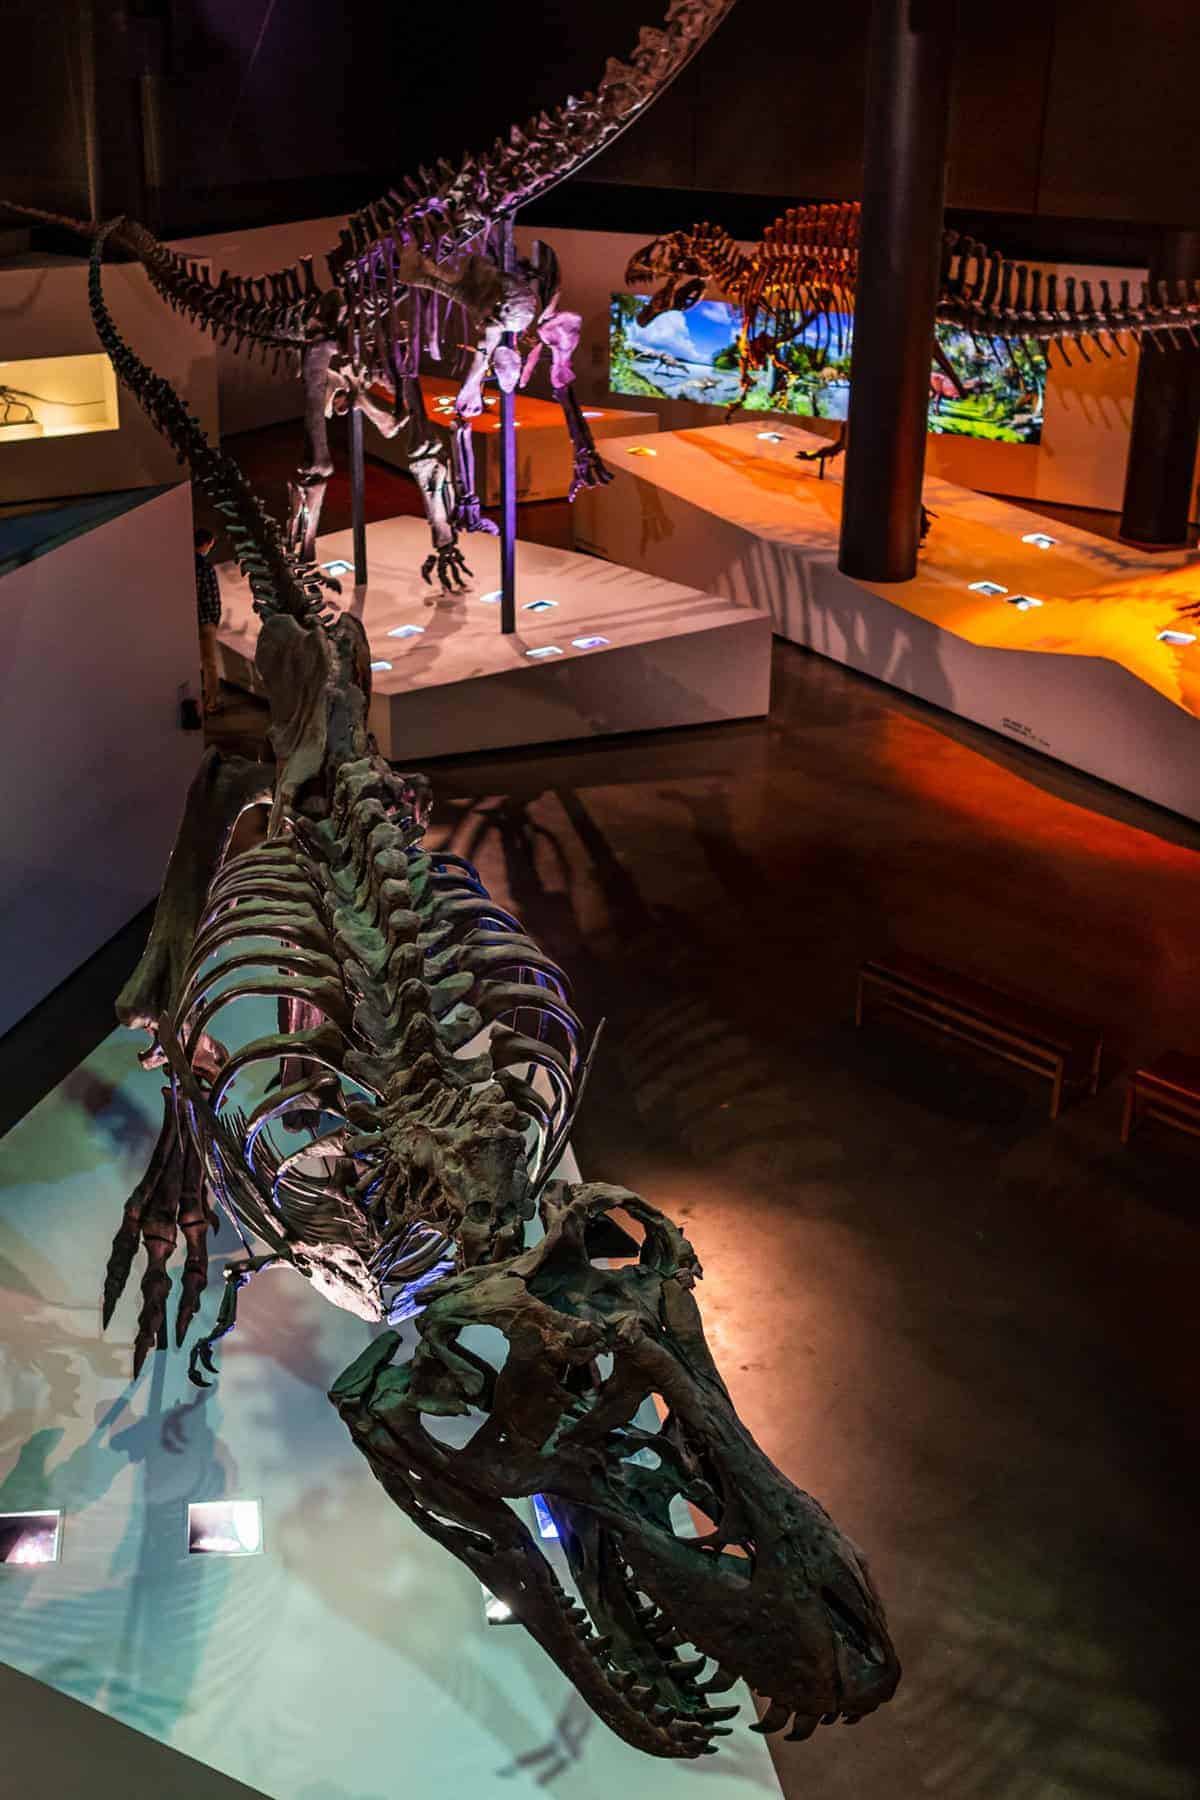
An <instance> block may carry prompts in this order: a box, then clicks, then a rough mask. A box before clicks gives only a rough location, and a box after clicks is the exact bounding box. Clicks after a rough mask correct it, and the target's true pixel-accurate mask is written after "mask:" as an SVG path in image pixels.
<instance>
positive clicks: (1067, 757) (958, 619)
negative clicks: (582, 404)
mask: <svg viewBox="0 0 1200 1800" xmlns="http://www.w3.org/2000/svg"><path fill="white" fill-rule="evenodd" d="M827 442H828V440H827V439H824V438H818V437H816V436H814V435H813V434H812V433H810V432H806V431H803V430H801V429H799V428H797V427H795V426H791V425H789V424H787V423H786V422H785V421H782V420H773V419H771V418H770V417H766V418H764V417H763V416H762V415H758V416H756V417H755V418H754V419H753V420H751V421H745V422H740V423H738V424H735V425H725V426H713V427H709V428H707V429H701V430H696V431H673V432H660V433H658V434H657V435H656V436H655V437H654V438H653V439H652V440H650V441H649V442H646V443H643V442H642V441H641V440H640V439H634V440H630V441H627V442H619V441H618V442H610V443H609V444H608V445H606V455H607V460H608V462H609V464H610V466H611V467H612V468H613V469H614V470H615V471H616V479H615V480H614V481H613V482H612V484H611V485H610V486H608V487H606V488H601V489H596V490H593V491H590V492H589V493H587V494H584V495H581V496H580V498H579V500H578V501H577V502H576V509H575V536H576V543H577V545H578V546H579V547H580V548H582V549H585V550H588V551H591V552H592V553H594V554H597V555H602V556H607V557H610V558H611V559H612V560H613V561H614V562H618V563H623V564H626V565H628V566H630V567H632V568H637V569H642V570H644V571H645V572H646V573H648V574H668V573H669V574H670V575H671V577H672V578H673V579H675V580H678V581H685V582H688V581H700V580H702V581H703V583H704V585H705V587H706V588H707V589H709V590H710V591H712V592H716V593H721V594H725V595H727V596H728V597H729V598H730V599H731V600H733V601H736V602H737V603H738V604H741V605H745V606H754V607H761V608H765V609H766V610H767V611H768V612H769V613H770V615H771V618H772V620H773V622H774V628H775V630H776V631H777V632H778V633H779V634H780V635H781V636H782V637H785V638H787V639H789V640H790V641H791V642H793V643H798V644H804V645H806V646H807V647H809V648H811V649H813V650H817V651H819V652H820V653H821V654H822V655H824V656H829V657H832V658H833V659H834V660H836V661H838V662H842V663H845V664H846V665H847V666H849V667H850V668H853V669H859V670H861V671H862V672H863V673H864V674H867V675H872V676H874V677H875V678H876V679H877V680H880V681H886V682H889V683H890V684H891V685H892V686H893V687H898V688H902V689H904V690H905V691H906V692H908V693H912V694H916V695H918V696H919V697H920V698H921V699H923V700H928V701H930V702H932V703H933V704H934V705H935V706H941V707H945V708H946V710H947V711H949V712H953V713H957V714H959V715H960V716H961V717H962V718H965V719H970V720H973V721H974V722H975V723H976V724H979V725H985V726H987V727H988V728H989V729H990V730H993V731H996V732H999V733H1000V734H1001V735H1003V736H1004V737H1006V738H1008V739H1010V740H1012V741H1014V742H1016V743H1019V744H1023V745H1025V746H1027V747H1028V748H1031V749H1034V750H1038V751H1040V752H1041V753H1043V754H1044V755H1048V756H1052V757H1055V758H1056V759H1058V760H1059V761H1061V762H1065V763H1069V764H1071V765H1072V766H1073V767H1075V768H1078V769H1082V770H1085V771H1086V772H1087V773H1088V774H1091V775H1096V776H1099V777H1100V778H1101V779H1102V780H1104V781H1110V782H1113V783H1114V784H1115V785H1116V786H1118V787H1122V788H1126V789H1128V790H1129V791H1130V792H1131V793H1135V794H1140V795H1142V796H1143V797H1144V798H1145V799H1147V800H1152V801H1154V802H1155V803H1156V804H1158V805H1160V806H1166V807H1170V808H1171V809H1172V810H1173V811H1175V812H1179V813H1182V814H1184V815H1185V816H1186V817H1188V818H1192V819H1200V725H1198V722H1197V715H1198V714H1200V623H1198V622H1197V621H1195V620H1192V621H1190V622H1189V621H1188V620H1186V619H1181V617H1180V611H1181V609H1182V608H1184V607H1187V606H1189V605H1197V604H1200V556H1198V555H1197V554H1196V553H1192V552H1182V551H1179V552H1167V553H1164V554H1161V555H1148V554H1146V553H1144V552H1141V551H1137V550H1133V549H1131V548H1129V547H1127V546H1125V545H1122V544H1119V543H1116V542H1114V541H1112V540H1110V539H1108V538H1100V537H1096V536H1093V535H1092V534H1091V533H1089V532H1085V531H1079V530H1077V529H1076V528H1075V527H1073V526H1070V525H1064V524H1061V523H1059V521H1057V520H1049V519H1039V518H1038V517H1037V516H1036V515H1035V514H1033V513H1031V512H1030V511H1028V510H1027V509H1026V508H1023V507H1017V506H1012V505H1010V504H1008V503H1007V502H1005V501H1001V500H994V499H990V498H988V496H986V495H984V494H978V493H975V492H973V491H972V490H970V489H968V488H963V487H958V486H955V485H954V484H952V483H950V482H946V481H937V480H933V479H928V480H927V481H926V483H925V503H926V505H927V506H928V508H929V509H930V511H931V512H932V513H934V514H935V515H936V517H935V520H934V524H933V528H932V531H931V534H930V537H929V541H928V544H927V546H926V548H925V550H924V551H923V552H922V554H921V559H920V565H919V569H918V573H917V576H916V578H915V579H914V580H913V581H909V582H896V583H885V582H867V581H860V580H856V579H854V578H852V577H850V576H847V575H843V574H841V573H840V571H839V570H838V568H837V548H838V534H839V529H840V522H841V500H842V489H841V465H840V461H839V462H837V463H834V464H833V465H832V467H831V469H830V472H829V473H828V475H827V476H826V478H825V480H823V481H821V480H818V478H817V474H816V469H815V465H813V464H811V463H802V462H798V461H797V460H796V452H797V451H798V450H801V449H814V448H816V447H817V446H818V445H820V444H824V443H827ZM1039 536H1041V537H1043V538H1045V539H1048V540H1049V542H1048V543H1045V544H1039V543H1038V542H1036V541H1035V540H1036V539H1037V538H1038V537H1039ZM980 583H988V584H991V586H992V588H993V590H994V591H992V592H986V591H981V590H980V588H979V585H978V584H980ZM995 590H1000V591H995ZM1018 602H1024V604H1018ZM1164 632H1165V633H1169V634H1171V635H1170V636H1168V637H1165V638H1164V637H1163V635H1162V634H1163V633H1164Z"/></svg>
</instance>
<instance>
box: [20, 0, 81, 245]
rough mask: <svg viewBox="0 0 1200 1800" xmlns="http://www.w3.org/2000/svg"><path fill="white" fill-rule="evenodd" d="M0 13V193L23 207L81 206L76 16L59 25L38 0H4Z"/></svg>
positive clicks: (66, 209) (76, 208) (59, 20)
mask: <svg viewBox="0 0 1200 1800" xmlns="http://www.w3.org/2000/svg"><path fill="white" fill-rule="evenodd" d="M0 16H2V18H3V24H4V34H5V38H6V39H7V42H8V49H9V53H10V62H9V68H8V78H7V80H6V81H5V84H4V104H3V107H2V108H0V162H2V165H3V169H4V193H5V195H6V196H7V197H8V198H9V199H12V200H17V201H20V202H22V203H24V204H25V205H28V206H44V207H48V208H50V209H51V210H52V211H59V212H71V213H76V212H84V213H86V211H87V195H88V179H87V142H86V140H87V130H86V108H85V104H84V100H85V78H86V66H87V64H86V56H87V36H86V33H81V31H80V26H79V19H78V17H73V18H72V19H71V20H70V24H71V26H73V29H68V30H66V31H64V20H63V19H62V18H60V17H57V16H56V15H55V12H54V10H53V8H52V7H48V6H46V5H45V4H43V3H42V0H5V4H4V6H3V7H2V8H0ZM2 226H3V222H2V221H0V228H2Z"/></svg>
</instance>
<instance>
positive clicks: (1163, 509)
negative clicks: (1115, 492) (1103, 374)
mask: <svg viewBox="0 0 1200 1800" xmlns="http://www.w3.org/2000/svg"><path fill="white" fill-rule="evenodd" d="M1196 277H1200V231H1171V232H1167V233H1166V234H1165V235H1164V238H1163V242H1162V245H1161V247H1160V249H1159V253H1158V255H1157V257H1156V258H1155V260H1154V262H1153V264H1152V266H1151V269H1150V281H1151V285H1152V286H1155V285H1156V284H1157V283H1158V282H1160V281H1164V282H1166V283H1167V285H1168V287H1169V288H1170V289H1171V290H1172V293H1173V291H1174V285H1175V283H1176V281H1184V280H1192V279H1195V278H1196ZM1162 342H1163V344H1164V346H1165V347H1164V349H1162V350H1161V351H1159V350H1156V349H1155V348H1154V346H1153V345H1152V344H1148V343H1143V344H1142V345H1141V347H1140V350H1139V356H1138V374H1137V389H1136V391H1135V394H1134V401H1133V428H1132V430H1131V432H1130V435H1129V460H1128V462H1127V463H1126V465H1125V499H1124V502H1123V504H1122V508H1121V536H1122V537H1123V538H1125V539H1126V540H1127V541H1128V542H1129V543H1133V544H1148V545H1155V546H1157V547H1163V546H1169V547H1172V548H1173V547H1175V546H1178V545H1180V544H1186V543H1187V538H1188V513H1189V511H1190V510H1191V501H1192V481H1193V476H1194V472H1195V467H1196V447H1197V442H1198V441H1200V354H1198V353H1197V351H1196V348H1195V346H1194V345H1193V344H1192V343H1190V342H1188V341H1187V340H1186V339H1182V340H1181V347H1180V348H1175V347H1174V346H1172V345H1171V343H1170V340H1169V339H1168V338H1164V339H1163V340H1162Z"/></svg>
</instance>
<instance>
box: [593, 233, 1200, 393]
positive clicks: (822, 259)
mask: <svg viewBox="0 0 1200 1800" xmlns="http://www.w3.org/2000/svg"><path fill="white" fill-rule="evenodd" d="M860 225H861V209H860V207H859V205H858V203H857V201H847V202H845V203H843V204H837V205H820V206H795V207H789V208H788V210H787V211H786V212H785V213H783V214H782V216H781V217H780V218H778V219H776V220H775V222H774V223H773V224H771V225H769V226H768V227H767V229H766V230H765V231H764V233H763V237H762V242H761V243H760V244H758V245H756V246H755V247H754V249H752V250H750V251H749V252H746V251H743V250H741V249H740V248H739V246H738V245H737V244H736V243H735V242H734V240H733V239H732V238H731V237H730V235H729V233H728V232H727V231H725V230H723V229H722V228H721V226H719V225H710V224H707V223H704V224H700V225H694V226H692V227H690V228H689V229H688V230H686V231H671V232H667V233H665V234H664V235H663V236H662V237H658V238H654V239H653V240H652V241H651V242H650V243H648V244H645V245H643V247H642V248H641V249H640V250H638V251H636V252H635V253H634V255H633V256H632V257H631V258H630V260H629V264H628V266H627V268H626V271H625V280H626V282H627V283H628V284H629V285H630V286H631V287H635V288H636V287H641V286H644V285H645V284H647V283H653V284H655V289H654V292H653V293H652V294H651V295H650V296H649V298H648V299H647V302H646V304H645V306H644V307H643V308H642V310H641V312H640V314H639V315H638V323H639V325H643V326H644V325H648V324H649V323H650V321H651V320H653V319H655V318H657V317H658V316H659V315H660V314H661V313H665V312H675V311H680V312H686V311H687V310H688V308H689V307H691V306H694V305H695V304H696V303H697V301H699V300H701V299H703V298H704V296H705V295H706V294H709V293H712V294H719V295H720V296H722V297H723V298H725V299H727V300H729V301H731V302H732V304H733V305H734V306H735V307H736V308H737V309H738V310H739V312H740V313H741V327H740V330H739V333H738V340H737V358H738V368H739V372H740V375H741V389H740V392H739V394H738V397H737V400H736V401H735V402H734V404H733V406H732V407H731V408H730V409H729V410H730V411H731V412H732V411H736V410H737V408H738V407H740V406H741V405H742V404H743V403H744V402H745V399H746V396H747V394H748V393H749V392H750V390H751V388H752V387H753V386H754V383H755V381H756V379H757V378H758V377H759V376H761V375H763V374H764V373H765V374H767V375H769V376H770V377H771V378H772V380H777V381H778V383H779V387H778V391H779V394H780V404H781V405H783V406H786V405H787V403H788V395H789V390H790V388H791V385H792V383H793V381H794V379H795V370H794V369H793V368H792V367H791V366H790V365H789V364H788V363H787V361H786V360H785V358H784V356H783V354H782V353H783V351H784V350H785V349H786V347H787V346H788V345H789V344H791V343H794V342H795V341H796V340H797V339H798V338H800V337H801V336H802V335H803V334H804V333H806V332H808V331H810V330H811V329H814V328H815V331H816V336H815V339H814V341H813V347H814V349H815V350H816V351H818V352H826V353H827V352H829V351H830V350H832V351H833V353H834V354H835V355H842V354H844V353H845V351H846V350H847V349H848V347H849V345H848V342H847V331H846V323H845V321H846V320H847V319H848V318H851V317H852V316H853V313H854V292H855V285H856V283H857V280H858V244H859V230H860ZM1095 290H1096V292H1095V294H1093V284H1092V283H1091V282H1090V281H1077V280H1076V279H1075V277H1074V276H1070V275H1068V276H1066V277H1065V278H1064V279H1063V280H1061V281H1060V279H1059V277H1058V276H1057V275H1046V276H1044V277H1043V275H1042V272H1041V271H1040V270H1038V269H1030V268H1028V267H1027V266H1026V265H1025V264H1024V263H1014V262H1010V261H1008V260H1007V259H1006V258H1005V257H1003V256H1001V255H1000V254H999V252H998V251H995V250H989V249H988V247H987V246H986V245H985V244H981V243H979V242H977V240H976V239H974V238H972V237H965V236H962V235H960V233H958V232H956V231H946V232H944V233H943V235H942V261H941V275H940V281H939V288H938V298H937V308H936V317H937V321H938V323H939V324H944V325H953V326H957V327H958V329H959V330H960V331H964V332H966V333H967V335H968V336H969V337H970V338H971V339H972V340H973V341H974V343H975V345H976V347H977V348H978V349H984V350H990V351H991V352H992V354H993V355H996V356H1002V357H1004V358H1006V359H1007V361H1008V362H1009V363H1010V364H1011V366H1012V368H1013V370H1014V371H1015V373H1016V374H1017V376H1018V378H1019V379H1020V380H1021V381H1022V383H1025V384H1028V385H1029V386H1030V388H1031V389H1038V388H1040V386H1041V384H1042V381H1043V379H1044V377H1043V375H1042V372H1041V369H1040V367H1039V365H1038V362H1037V361H1036V360H1035V359H1034V358H1033V357H1031V356H1030V354H1029V348H1030V346H1033V345H1037V346H1038V347H1040V348H1041V349H1042V350H1043V352H1044V353H1045V355H1046V357H1047V359H1048V358H1049V355H1050V351H1051V347H1052V346H1053V347H1056V348H1057V349H1058V351H1059V354H1060V355H1061V357H1062V359H1063V362H1064V363H1066V364H1068V365H1069V363H1070V360H1071V358H1070V353H1069V349H1068V346H1069V345H1072V344H1073V345H1075V347H1076V348H1077V349H1078V351H1079V354H1080V356H1081V357H1082V358H1083V360H1084V361H1090V360H1091V358H1090V356H1089V354H1088V348H1087V347H1088V345H1089V344H1092V345H1093V346H1094V347H1095V348H1096V349H1097V350H1099V351H1100V353H1101V354H1102V355H1103V356H1106V357H1107V356H1111V354H1112V348H1115V349H1116V350H1117V352H1118V353H1119V354H1120V355H1122V356H1124V355H1125V354H1126V351H1125V346H1124V344H1123V343H1122V341H1121V340H1122V337H1129V338H1130V339H1132V340H1133V341H1134V342H1136V343H1138V344H1141V343H1147V344H1149V345H1151V346H1153V348H1154V349H1156V350H1164V349H1175V348H1181V347H1184V346H1187V347H1189V348H1193V349H1194V348H1196V347H1197V343H1198V341H1200V340H1198V339H1197V336H1196V332H1197V327H1200V282H1197V281H1186V282H1184V281H1179V282H1175V283H1171V284H1169V283H1167V282H1164V281H1160V282H1156V283H1150V282H1143V283H1142V286H1141V292H1140V295H1139V297H1137V298H1136V299H1135V298H1134V297H1133V295H1132V292H1131V284H1130V283H1129V282H1128V281H1122V282H1121V283H1120V286H1119V288H1118V290H1117V293H1116V295H1115V296H1114V294H1113V292H1112V289H1111V285H1110V283H1109V282H1108V281H1105V280H1100V281H1097V282H1096V283H1095ZM1110 346H1112V348H1110ZM933 354H934V357H935V359H936V360H937V362H938V364H939V368H940V370H941V374H942V377H943V379H944V380H945V381H946V382H948V383H949V384H950V386H951V389H952V390H953V392H955V393H959V394H961V393H962V392H963V385H962V382H961V381H960V379H959V376H958V375H957V374H956V372H955V371H954V369H953V368H952V367H951V366H950V363H949V361H948V359H947V358H946V356H945V354H944V352H943V351H942V350H941V348H940V346H939V345H938V344H937V343H936V341H935V343H934V346H933ZM943 391H944V390H943Z"/></svg>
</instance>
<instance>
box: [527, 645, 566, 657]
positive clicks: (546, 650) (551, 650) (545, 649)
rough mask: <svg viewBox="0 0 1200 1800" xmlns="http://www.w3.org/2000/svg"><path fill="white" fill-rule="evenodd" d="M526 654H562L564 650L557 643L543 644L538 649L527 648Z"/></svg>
mask: <svg viewBox="0 0 1200 1800" xmlns="http://www.w3.org/2000/svg"><path fill="white" fill-rule="evenodd" d="M525 654H526V656H561V655H562V651H561V650H560V649H559V647H558V645H557V644H541V645H539V646H538V648H537V649H536V650H527V651H526V652H525Z"/></svg>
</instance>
